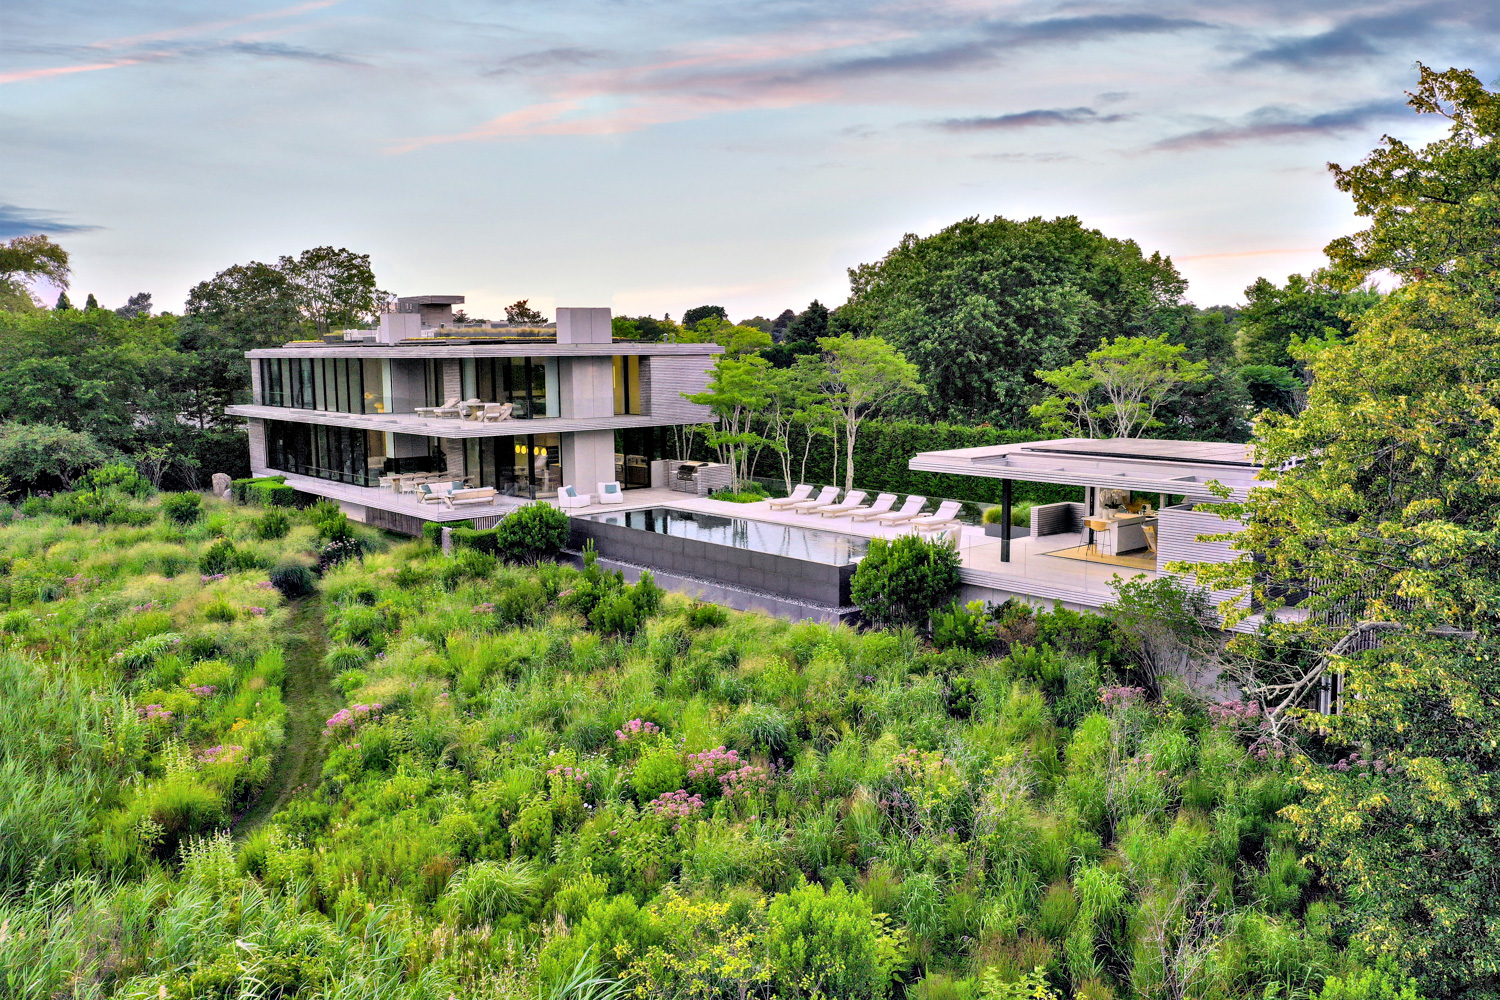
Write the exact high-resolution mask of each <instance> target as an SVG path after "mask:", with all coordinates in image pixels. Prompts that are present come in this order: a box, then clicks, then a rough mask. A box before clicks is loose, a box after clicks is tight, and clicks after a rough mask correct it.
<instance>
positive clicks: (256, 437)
mask: <svg viewBox="0 0 1500 1000" xmlns="http://www.w3.org/2000/svg"><path fill="white" fill-rule="evenodd" d="M249 423H250V426H249V428H247V429H248V431H249V436H250V472H251V473H252V474H254V475H257V476H262V475H265V472H266V469H267V465H266V422H265V421H264V420H257V419H255V418H254V417H252V418H250V421H249Z"/></svg>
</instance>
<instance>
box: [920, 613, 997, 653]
mask: <svg viewBox="0 0 1500 1000" xmlns="http://www.w3.org/2000/svg"><path fill="white" fill-rule="evenodd" d="M997 638H998V633H997V631H996V629H995V626H994V625H993V624H992V623H991V622H990V616H989V613H988V612H987V611H985V608H984V602H983V601H970V602H969V603H968V604H966V605H964V606H963V607H960V606H959V605H958V602H957V601H955V602H954V603H953V605H952V606H951V607H950V608H949V609H948V610H947V611H944V612H943V613H942V614H940V615H938V616H937V618H936V619H934V620H933V623H932V644H933V645H934V646H936V647H937V648H938V649H966V650H968V651H969V652H971V653H987V652H989V651H990V650H991V649H992V648H994V645H995V640H996V639H997Z"/></svg>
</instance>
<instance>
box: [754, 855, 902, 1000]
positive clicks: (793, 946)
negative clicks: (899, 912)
mask: <svg viewBox="0 0 1500 1000" xmlns="http://www.w3.org/2000/svg"><path fill="white" fill-rule="evenodd" d="M874 917H875V914H874V913H872V912H871V911H870V904H869V903H867V902H865V900H864V899H863V898H861V897H860V896H856V895H852V894H851V893H849V892H848V891H847V890H846V889H845V888H844V885H843V883H842V882H835V883H834V884H833V888H832V889H830V890H829V891H827V892H824V891H823V887H822V886H820V885H804V886H801V887H799V888H796V889H793V890H792V891H791V892H789V893H782V894H779V895H777V896H776V897H775V899H773V900H772V901H771V905H770V908H769V909H768V911H767V918H768V920H769V924H770V928H769V930H768V932H767V947H768V951H769V952H770V959H771V969H772V976H773V978H774V980H775V983H776V986H777V987H778V988H779V990H780V991H781V992H780V995H781V996H783V997H808V996H838V997H871V998H874V997H883V996H885V993H886V988H887V986H888V985H889V983H890V978H891V973H892V972H893V971H894V970H895V967H896V961H897V942H896V940H895V938H894V937H893V936H891V935H888V934H884V933H881V932H879V931H877V929H876V927H877V924H876V922H875V919H874Z"/></svg>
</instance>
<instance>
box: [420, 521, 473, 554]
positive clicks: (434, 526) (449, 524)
mask: <svg viewBox="0 0 1500 1000" xmlns="http://www.w3.org/2000/svg"><path fill="white" fill-rule="evenodd" d="M473 527H474V522H473V521H424V522H422V539H423V541H425V542H427V544H429V545H431V546H432V547H433V548H441V547H442V544H443V529H444V528H452V529H453V530H455V531H457V530H458V529H459V528H469V529H471V530H472V529H473Z"/></svg>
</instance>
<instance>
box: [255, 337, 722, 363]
mask: <svg viewBox="0 0 1500 1000" xmlns="http://www.w3.org/2000/svg"><path fill="white" fill-rule="evenodd" d="M455 340H456V342H454V341H455ZM723 353H724V348H722V347H720V346H719V345H718V344H658V343H642V342H641V341H638V340H616V341H613V342H611V343H608V344H559V343H557V342H556V341H555V340H513V341H504V342H497V341H495V340H478V339H476V340H472V341H471V340H468V339H466V338H453V339H445V338H441V339H440V338H437V337H423V338H420V339H415V340H403V341H401V342H400V343H397V344H376V343H372V342H369V341H354V340H346V341H340V342H337V343H332V344H330V343H317V342H309V343H306V344H304V345H300V346H297V347H262V348H257V349H255V350H252V351H246V352H245V357H247V358H250V359H252V360H254V359H257V358H311V357H320V356H321V357H344V358H508V357H528V356H529V357H534V358H538V357H599V356H602V355H614V354H639V355H643V356H648V357H710V356H712V355H715V354H723Z"/></svg>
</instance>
